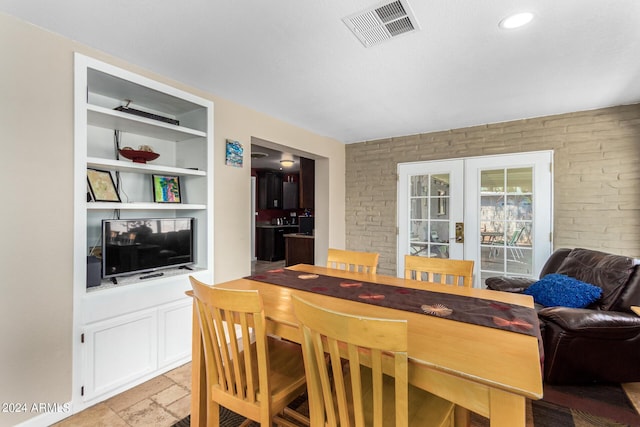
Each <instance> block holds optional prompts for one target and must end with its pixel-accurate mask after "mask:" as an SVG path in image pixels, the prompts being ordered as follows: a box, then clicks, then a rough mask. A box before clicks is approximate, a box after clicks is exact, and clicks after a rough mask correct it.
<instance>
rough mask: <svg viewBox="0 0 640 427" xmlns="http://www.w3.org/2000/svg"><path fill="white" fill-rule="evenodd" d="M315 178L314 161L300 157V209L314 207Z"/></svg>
mask: <svg viewBox="0 0 640 427" xmlns="http://www.w3.org/2000/svg"><path fill="white" fill-rule="evenodd" d="M315 179H316V166H315V161H314V160H312V159H306V158H304V157H300V209H312V210H313V209H314V205H315V191H316V189H315Z"/></svg>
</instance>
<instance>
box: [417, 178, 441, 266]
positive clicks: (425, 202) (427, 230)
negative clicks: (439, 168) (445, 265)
mask: <svg viewBox="0 0 640 427" xmlns="http://www.w3.org/2000/svg"><path fill="white" fill-rule="evenodd" d="M409 185H410V187H411V188H410V190H409V194H410V206H411V212H410V215H411V217H410V218H409V223H410V227H409V228H410V233H411V234H410V236H409V242H410V254H411V255H419V256H426V257H437V258H449V238H450V237H449V229H450V227H449V209H448V207H449V197H450V191H449V174H426V175H414V176H411V177H410V179H409Z"/></svg>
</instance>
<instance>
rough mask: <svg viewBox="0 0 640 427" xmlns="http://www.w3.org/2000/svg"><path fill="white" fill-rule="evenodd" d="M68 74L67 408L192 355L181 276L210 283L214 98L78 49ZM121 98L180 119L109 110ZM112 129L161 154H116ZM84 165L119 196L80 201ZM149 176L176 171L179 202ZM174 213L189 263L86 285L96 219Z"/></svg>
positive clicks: (97, 234)
mask: <svg viewBox="0 0 640 427" xmlns="http://www.w3.org/2000/svg"><path fill="white" fill-rule="evenodd" d="M74 79H75V94H74V101H75V136H74V138H75V153H74V154H75V160H74V164H75V171H74V173H75V178H74V195H75V196H74V199H75V201H74V214H75V219H74V222H75V227H74V228H75V236H74V245H75V246H74V361H73V369H74V381H73V387H74V390H73V408H74V411H79V410H82V409H84V408H86V407H87V406H90V405H93V404H95V403H98V402H100V401H102V400H104V399H107V398H109V397H111V396H112V395H114V394H117V393H120V392H122V391H124V390H126V389H128V388H130V387H133V386H135V385H137V384H139V383H141V382H143V381H146V380H148V379H149V378H151V377H154V376H157V375H159V374H161V373H163V372H165V371H168V370H170V369H173V368H175V367H176V366H179V365H180V364H183V363H186V362H188V361H189V360H190V359H191V326H192V325H191V323H192V317H191V307H192V301H191V299H190V298H189V297H187V296H186V295H185V291H187V290H189V289H190V284H189V280H188V276H189V275H194V276H195V277H197V278H198V279H200V280H203V281H205V282H209V283H212V282H213V253H212V248H213V103H212V102H211V101H209V100H206V99H203V98H200V97H197V96H195V95H193V94H190V93H187V92H184V91H182V90H179V89H176V88H174V87H171V86H168V85H165V84H163V83H159V82H157V81H154V80H152V79H149V78H147V77H144V76H141V75H138V74H135V73H132V72H130V71H128V70H124V69H121V68H118V67H115V66H113V65H110V64H107V63H104V62H101V61H98V60H95V59H92V58H89V57H86V56H84V55H81V54H76V55H75V77H74ZM120 106H129V107H130V108H135V109H137V110H142V111H145V112H149V113H152V114H155V115H157V116H162V117H167V118H170V119H173V120H177V121H179V124H172V123H168V122H165V121H161V120H156V119H153V118H147V117H143V116H138V115H133V114H131V113H127V112H123V111H119V110H115V108H116V107H120ZM116 137H117V140H118V141H119V143H120V147H121V148H124V147H126V146H129V147H132V148H134V149H138V147H139V146H141V145H148V146H151V147H152V148H153V149H154V151H155V152H157V153H159V154H160V156H159V157H158V158H157V159H156V160H154V161H151V162H149V163H146V164H143V163H134V162H132V161H130V160H127V159H124V158H120V156H119V155H118V151H117V150H116V145H115V142H114V141H115V140H116ZM87 169H97V170H101V171H106V172H109V173H110V174H111V175H112V177H113V178H114V180H116V182H117V183H118V191H119V196H120V199H121V202H95V201H89V200H90V199H88V197H87ZM116 174H117V175H116ZM152 175H170V176H177V177H179V179H180V187H181V188H180V190H181V196H182V199H183V200H182V203H155V202H154V200H153V195H152V183H151V180H152ZM116 177H117V178H118V179H116ZM181 217H189V218H195V224H196V225H195V232H194V241H195V243H194V253H195V263H194V265H193V266H192V270H177V269H175V270H171V271H168V270H167V271H166V274H164V275H162V276H160V277H154V278H145V277H142V275H139V276H141V277H138V276H136V275H133V276H129V277H126V278H123V279H122V280H119V281H118V283H117V284H114V283H112V282H110V281H107V280H104V281H103V283H102V284H101V285H99V286H95V287H91V288H87V256H88V255H89V254H90V253H92V252H93V249H94V248H96V247H98V248H99V247H100V242H101V238H102V235H101V233H102V228H101V224H102V220H103V219H112V218H123V219H127V218H130V219H147V218H181Z"/></svg>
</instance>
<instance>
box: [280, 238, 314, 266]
mask: <svg viewBox="0 0 640 427" xmlns="http://www.w3.org/2000/svg"><path fill="white" fill-rule="evenodd" d="M284 241H285V245H284V246H285V251H284V252H285V256H284V259H285V266H286V267H288V266H290V265H296V264H311V265H313V264H315V252H314V245H315V240H314V237H313V236H309V235H307V234H301V233H292V234H285V235H284Z"/></svg>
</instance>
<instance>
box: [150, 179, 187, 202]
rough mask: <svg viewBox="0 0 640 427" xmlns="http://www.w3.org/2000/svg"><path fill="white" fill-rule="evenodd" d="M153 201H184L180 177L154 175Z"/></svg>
mask: <svg viewBox="0 0 640 427" xmlns="http://www.w3.org/2000/svg"><path fill="white" fill-rule="evenodd" d="M152 179H153V201H154V202H156V203H182V196H181V194H180V177H177V176H172V175H152Z"/></svg>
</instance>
